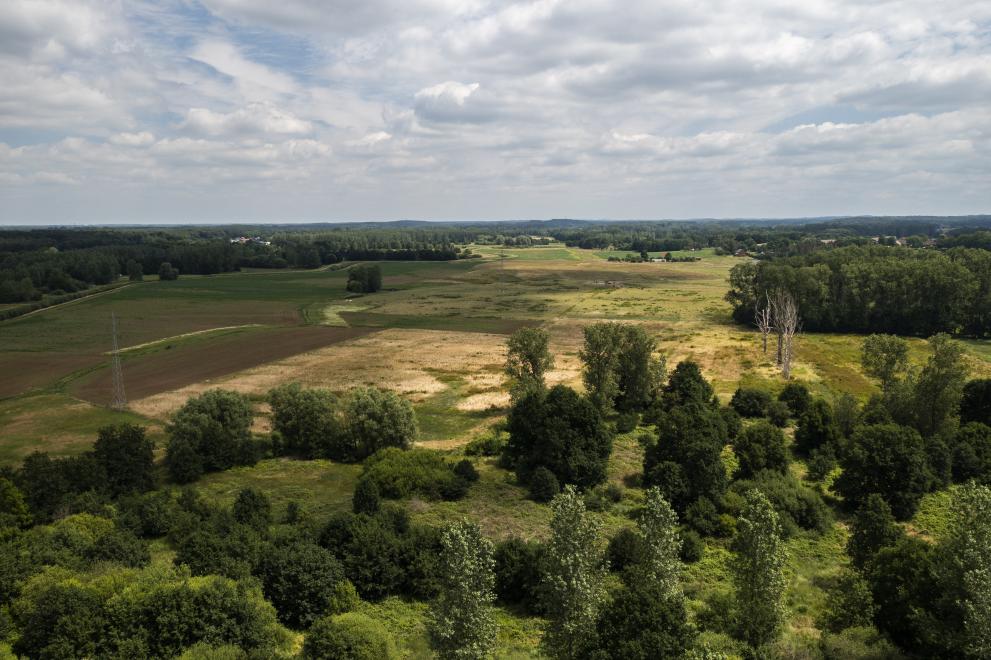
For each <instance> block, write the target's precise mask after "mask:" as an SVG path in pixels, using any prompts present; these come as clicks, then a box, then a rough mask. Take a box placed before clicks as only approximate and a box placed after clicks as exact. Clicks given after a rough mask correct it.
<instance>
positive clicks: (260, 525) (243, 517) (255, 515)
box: [232, 488, 272, 533]
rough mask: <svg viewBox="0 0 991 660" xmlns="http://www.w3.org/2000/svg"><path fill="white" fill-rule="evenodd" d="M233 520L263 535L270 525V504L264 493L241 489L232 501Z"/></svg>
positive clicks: (251, 489) (252, 489)
mask: <svg viewBox="0 0 991 660" xmlns="http://www.w3.org/2000/svg"><path fill="white" fill-rule="evenodd" d="M232 513H233V515H234V520H236V521H237V522H239V523H241V524H242V525H247V526H248V527H251V528H252V529H254V530H257V531H259V532H262V533H265V532H267V531H268V526H269V525H271V524H272V503H271V502H269V501H268V497H266V496H265V493H263V492H261V491H260V490H255V489H254V488H242V489H241V490H240V491H239V492H238V494H237V497H236V498H235V499H234V507H233V510H232Z"/></svg>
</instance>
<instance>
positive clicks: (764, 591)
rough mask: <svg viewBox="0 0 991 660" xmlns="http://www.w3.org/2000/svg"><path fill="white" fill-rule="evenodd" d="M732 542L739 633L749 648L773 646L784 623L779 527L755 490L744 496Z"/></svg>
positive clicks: (781, 546) (770, 509) (783, 562)
mask: <svg viewBox="0 0 991 660" xmlns="http://www.w3.org/2000/svg"><path fill="white" fill-rule="evenodd" d="M746 501H747V504H746V506H745V507H744V510H743V512H742V513H741V514H740V517H739V519H738V521H737V533H736V537H735V538H734V540H733V550H734V551H735V553H736V555H735V557H734V558H733V564H732V569H733V582H734V584H735V586H736V602H737V607H738V608H739V612H740V627H741V629H740V632H741V634H742V636H743V639H744V640H746V641H747V643H749V644H750V645H751V646H754V647H760V646H763V645H765V644H769V643H770V642H773V641H774V640H775V638H776V637H777V635H778V631H779V630H780V628H781V624H782V622H783V620H784V592H785V577H784V565H785V561H786V555H785V548H784V544H783V543H782V540H781V524H780V523H779V522H778V514H777V513H775V511H774V507H773V506H771V503H770V501H768V499H767V498H766V497H765V496H764V495H763V493H761V492H760V491H759V490H752V491H750V492H749V493H747V500H746Z"/></svg>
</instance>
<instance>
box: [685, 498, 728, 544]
mask: <svg viewBox="0 0 991 660" xmlns="http://www.w3.org/2000/svg"><path fill="white" fill-rule="evenodd" d="M685 524H686V525H688V526H689V527H691V528H692V529H694V530H695V531H696V532H698V533H699V534H701V535H702V536H726V535H727V534H728V530H726V529H725V527H724V525H723V521H722V520H721V519H720V517H719V511H718V510H717V509H716V505H715V504H713V503H712V500H710V499H709V498H708V497H700V498H698V499H697V500H695V501H694V502H692V504H690V505H689V506H688V508H687V509H685Z"/></svg>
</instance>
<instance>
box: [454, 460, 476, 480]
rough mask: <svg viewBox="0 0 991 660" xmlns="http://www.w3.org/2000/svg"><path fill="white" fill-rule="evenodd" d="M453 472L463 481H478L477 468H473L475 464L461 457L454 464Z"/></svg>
mask: <svg viewBox="0 0 991 660" xmlns="http://www.w3.org/2000/svg"><path fill="white" fill-rule="evenodd" d="M454 474H456V475H457V476H458V477H459V478H460V479H462V480H463V481H464V482H465V483H474V482H476V481H478V470H476V469H475V464H474V463H472V462H471V461H469V460H468V459H462V460H460V461H458V462H457V463H455V464H454Z"/></svg>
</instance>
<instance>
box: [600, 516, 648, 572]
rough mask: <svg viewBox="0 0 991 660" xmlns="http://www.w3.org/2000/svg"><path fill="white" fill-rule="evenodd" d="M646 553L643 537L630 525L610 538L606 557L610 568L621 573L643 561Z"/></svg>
mask: <svg viewBox="0 0 991 660" xmlns="http://www.w3.org/2000/svg"><path fill="white" fill-rule="evenodd" d="M645 553H646V547H645V546H644V540H643V537H642V536H640V534H639V533H638V532H637V531H636V530H635V529H632V528H630V527H624V528H623V529H621V530H619V531H618V532H616V534H615V535H614V536H613V537H612V538H611V539H609V546H608V547H607V549H606V557H607V558H608V559H609V570H611V571H616V572H618V573H621V572H623V571H625V570H626V569H627V568H629V567H631V566H634V565H636V564H639V563H640V562H641V561H643V558H644V556H645Z"/></svg>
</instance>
